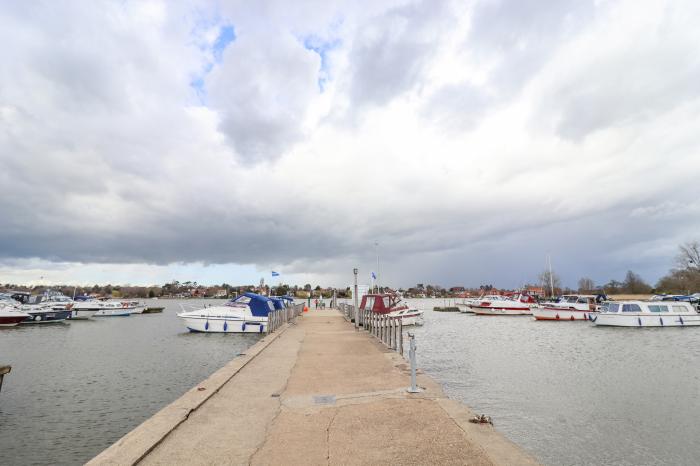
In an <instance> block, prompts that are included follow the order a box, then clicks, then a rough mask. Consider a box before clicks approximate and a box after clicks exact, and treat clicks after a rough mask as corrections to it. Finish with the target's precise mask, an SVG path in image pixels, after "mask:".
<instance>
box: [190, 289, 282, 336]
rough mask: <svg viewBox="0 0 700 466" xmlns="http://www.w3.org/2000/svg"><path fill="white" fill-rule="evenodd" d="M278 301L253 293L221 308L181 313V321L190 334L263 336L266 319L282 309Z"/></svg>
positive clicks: (233, 300)
mask: <svg viewBox="0 0 700 466" xmlns="http://www.w3.org/2000/svg"><path fill="white" fill-rule="evenodd" d="M284 301H285V300H283V299H281V298H268V297H267V296H263V295H259V294H256V293H244V294H242V295H240V296H238V297H237V298H234V299H232V300H231V301H228V302H227V303H225V304H223V305H221V306H210V307H203V308H201V309H195V310H193V311H186V312H181V313H179V314H178V315H177V316H178V317H179V318H181V319H182V320H183V322H184V324H185V327H187V329H188V330H190V331H191V332H204V333H263V332H265V331H266V330H267V316H268V314H269V313H270V312H271V311H274V310H275V309H282V308H283V307H284V306H285V304H284Z"/></svg>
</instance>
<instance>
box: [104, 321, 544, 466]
mask: <svg viewBox="0 0 700 466" xmlns="http://www.w3.org/2000/svg"><path fill="white" fill-rule="evenodd" d="M408 385H409V368H408V366H407V363H406V361H405V360H404V359H403V358H402V357H401V356H400V355H398V354H397V353H395V352H393V351H390V350H388V349H386V348H385V347H384V346H383V345H382V344H381V343H379V342H378V341H377V340H376V339H374V338H373V337H371V336H370V335H368V334H367V333H366V332H362V331H360V332H357V331H356V330H355V329H354V327H353V326H352V325H351V324H349V323H348V322H346V321H345V320H344V319H343V318H342V316H341V315H340V314H339V313H338V312H337V311H333V310H327V311H312V312H309V313H307V314H304V316H303V317H301V318H299V319H297V321H296V323H295V324H291V325H289V326H287V327H285V328H283V329H281V331H279V332H276V333H275V334H273V335H268V336H266V337H265V338H264V339H263V341H261V342H259V343H257V344H256V345H254V346H253V347H252V348H250V349H249V350H248V351H247V352H246V355H244V356H241V357H239V358H236V359H235V360H233V361H231V363H229V364H228V365H227V366H226V367H224V368H222V369H221V370H220V371H218V372H217V373H215V374H214V375H212V377H210V378H209V379H207V380H206V381H204V382H202V383H201V384H199V385H198V386H197V387H195V388H193V389H192V390H190V391H189V392H187V393H186V394H185V395H184V396H183V397H182V398H181V399H179V400H177V401H175V402H174V403H172V404H171V405H169V406H167V407H166V408H164V409H163V410H162V411H161V412H159V413H158V414H156V415H155V416H154V417H153V418H151V419H149V420H147V421H146V422H144V423H143V424H142V425H141V426H139V427H138V428H136V429H135V430H134V431H132V432H130V433H129V434H127V435H126V436H125V437H123V438H122V439H120V440H119V441H118V442H117V443H115V444H114V445H113V446H112V447H110V448H108V449H107V450H105V451H104V452H102V453H101V454H100V455H98V456H97V457H95V458H94V459H93V460H92V461H91V464H120V465H121V464H136V463H142V464H148V465H165V464H167V465H173V464H188V465H190V464H207V465H210V464H254V465H255V464H260V465H264V464H285V465H294V464H299V465H302V464H303V465H328V464H342V465H346V464H380V463H381V464H473V465H492V464H518V465H521V464H524V465H527V464H537V463H536V462H535V461H534V460H533V459H532V458H531V457H530V456H529V455H527V454H526V453H524V452H523V450H521V449H520V448H519V447H517V446H515V445H514V444H512V443H511V442H509V441H508V440H507V439H505V438H504V437H503V436H502V435H500V434H499V433H498V432H496V431H495V430H494V429H493V428H492V427H491V426H489V425H476V424H471V423H469V422H468V420H469V418H470V417H472V416H473V413H471V412H470V411H469V410H468V409H467V408H466V407H464V406H463V405H461V404H460V403H458V402H456V401H453V400H449V399H447V398H446V397H445V395H444V394H443V392H442V390H441V389H440V387H439V385H438V384H437V383H435V382H434V381H433V380H432V379H431V378H430V377H427V376H425V375H422V374H420V375H419V377H418V385H420V386H422V387H425V388H426V390H425V391H423V392H421V393H419V394H409V393H407V392H406V388H407V387H408Z"/></svg>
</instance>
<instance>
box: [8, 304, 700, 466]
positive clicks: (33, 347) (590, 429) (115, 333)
mask: <svg viewBox="0 0 700 466" xmlns="http://www.w3.org/2000/svg"><path fill="white" fill-rule="evenodd" d="M206 302H207V303H209V304H211V303H212V301H211V300H207V301H206ZM409 302H410V303H411V304H413V305H415V306H417V307H419V308H421V309H425V310H426V313H425V320H426V323H425V325H424V326H423V327H418V328H415V329H412V331H414V332H415V334H416V339H417V344H418V363H419V366H420V367H421V368H423V369H424V370H425V371H426V372H428V373H429V374H430V375H432V376H433V377H434V378H435V379H437V380H438V381H440V382H441V383H442V384H443V385H444V387H445V391H446V392H447V394H448V395H449V396H450V397H452V398H455V399H458V400H461V401H463V402H464V403H465V404H467V405H469V406H470V407H472V408H473V409H474V411H476V412H478V413H486V414H488V415H490V416H492V417H493V419H494V424H495V427H496V428H497V429H498V430H499V431H501V432H502V433H504V434H505V435H506V436H507V437H509V438H510V439H511V440H513V441H514V442H516V443H517V444H519V445H521V446H522V447H524V448H525V449H526V450H528V451H530V452H531V453H532V454H533V455H534V456H535V457H537V458H538V459H539V460H540V461H541V462H543V463H545V464H549V465H598V464H615V465H660V464H664V465H691V464H692V465H696V464H700V442H698V441H697V440H696V437H697V435H698V430H699V429H698V426H699V425H700V422H698V420H699V419H700V401H699V400H700V398H699V396H700V393H699V392H700V364H698V361H700V328H685V329H683V328H681V329H676V328H666V329H636V328H632V329H614V328H607V329H606V328H597V327H592V326H591V325H590V324H588V323H585V322H535V321H534V320H533V319H532V318H530V317H478V316H473V315H467V314H460V313H439V312H433V311H432V307H433V306H435V305H443V304H445V303H446V302H445V301H443V300H409ZM154 303H159V304H160V305H166V310H165V312H164V313H163V314H153V315H140V316H131V317H126V318H117V317H114V318H102V319H99V318H98V319H95V320H94V321H86V322H72V323H69V324H56V325H46V326H41V325H40V326H20V327H17V328H11V329H2V330H0V363H10V364H12V365H13V370H12V373H10V374H9V375H8V376H7V377H6V378H5V383H4V385H3V389H2V392H1V393H0V452H1V455H2V456H1V457H0V463H1V464H3V465H16V464H17V465H25V464H81V463H83V462H85V461H87V460H88V459H90V458H91V457H93V456H94V455H95V454H97V453H99V452H100V451H101V450H103V449H104V448H106V447H107V446H109V445H111V444H112V443H113V442H114V441H116V440H117V439H119V438H120V437H121V436H122V435H124V434H125V433H127V432H128V431H129V430H131V429H133V428H134V427H136V426H137V425H138V424H140V423H141V422H142V421H143V420H145V419H147V418H148V417H150V416H151V415H152V414H154V413H155V412H156V411H158V410H159V409H160V408H162V407H163V406H165V405H166V404H168V403H170V402H171V401H173V400H175V399H176V398H178V397H179V396H180V395H181V394H182V393H184V392H185V391H187V390H188V389H190V388H191V387H193V386H195V385H196V384H197V383H198V382H200V381H201V380H203V379H205V378H206V377H207V376H208V375H210V374H211V373H213V372H214V371H215V370H216V369H218V368H220V367H222V366H223V365H224V364H226V363H227V362H228V361H230V360H231V359H232V358H234V357H235V356H236V355H237V354H239V353H241V352H244V351H245V350H246V348H248V347H249V346H251V345H252V344H253V343H255V342H256V341H257V340H258V338H259V336H257V335H217V334H208V335H203V334H191V333H188V332H186V331H185V330H184V327H183V326H182V324H181V323H180V321H179V319H178V318H177V317H176V316H175V313H176V312H177V311H179V310H180V308H179V304H180V303H183V301H166V300H160V301H155V302H154ZM311 312H313V310H312V311H311ZM407 382H408V381H407Z"/></svg>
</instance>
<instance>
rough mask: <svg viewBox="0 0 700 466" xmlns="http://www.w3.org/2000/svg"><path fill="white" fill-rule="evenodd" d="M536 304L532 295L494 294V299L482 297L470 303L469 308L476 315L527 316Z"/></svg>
mask: <svg viewBox="0 0 700 466" xmlns="http://www.w3.org/2000/svg"><path fill="white" fill-rule="evenodd" d="M536 305H537V301H535V298H534V297H533V296H531V295H528V294H517V295H515V296H513V297H512V298H509V297H506V296H496V297H495V299H482V300H479V302H477V303H475V304H472V306H471V308H472V310H473V311H474V314H476V315H478V316H525V315H528V316H529V315H532V308H533V307H535V306H536Z"/></svg>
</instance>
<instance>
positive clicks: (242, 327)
mask: <svg viewBox="0 0 700 466" xmlns="http://www.w3.org/2000/svg"><path fill="white" fill-rule="evenodd" d="M179 317H180V318H181V319H182V321H183V322H184V324H185V327H187V329H188V330H189V331H190V332H201V333H264V332H265V331H266V330H267V318H266V317H265V318H257V319H255V318H251V319H246V320H238V319H221V318H212V317H210V318H208V319H207V318H203V317H184V316H179ZM254 319H255V320H254Z"/></svg>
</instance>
